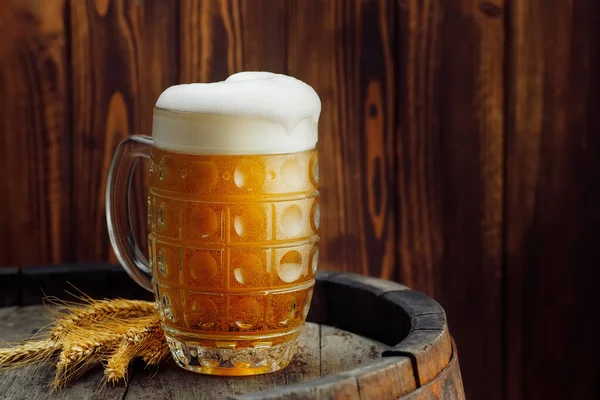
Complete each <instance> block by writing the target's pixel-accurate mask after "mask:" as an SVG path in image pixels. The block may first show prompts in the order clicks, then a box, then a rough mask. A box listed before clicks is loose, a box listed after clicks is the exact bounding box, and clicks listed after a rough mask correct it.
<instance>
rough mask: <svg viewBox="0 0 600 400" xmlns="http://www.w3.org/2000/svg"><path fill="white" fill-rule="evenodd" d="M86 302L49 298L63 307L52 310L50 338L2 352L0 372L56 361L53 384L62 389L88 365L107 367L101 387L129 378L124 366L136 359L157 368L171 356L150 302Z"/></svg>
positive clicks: (87, 368) (87, 367) (84, 370)
mask: <svg viewBox="0 0 600 400" xmlns="http://www.w3.org/2000/svg"><path fill="white" fill-rule="evenodd" d="M79 300H82V301H83V302H84V304H76V303H72V302H64V301H60V300H58V299H56V298H49V299H48V302H50V303H52V304H56V305H59V306H62V310H61V309H52V310H50V312H52V313H53V316H54V319H55V321H54V323H53V324H52V326H53V328H52V330H51V332H50V338H49V339H45V340H39V341H29V342H26V343H24V344H21V345H18V346H14V347H10V348H5V349H0V371H2V370H4V369H8V368H13V367H18V366H23V365H27V364H32V363H36V362H40V361H46V360H48V359H49V358H51V357H52V356H53V355H55V354H58V356H57V357H56V361H55V362H56V374H55V377H54V381H53V382H52V386H53V388H55V389H58V388H62V387H64V386H65V385H66V384H67V383H68V382H69V381H71V380H73V379H75V378H77V377H79V376H81V374H83V373H84V372H86V371H87V370H89V369H90V368H91V367H93V366H95V365H98V364H101V363H103V364H104V365H105V377H104V383H107V382H111V383H114V382H117V381H119V380H122V379H125V380H126V379H127V368H128V367H129V364H130V363H131V361H132V360H133V359H134V358H136V357H141V358H142V359H143V360H144V362H145V363H146V364H147V365H158V364H159V363H160V362H162V361H163V360H164V359H165V358H167V356H168V355H169V348H168V346H167V343H166V340H165V337H164V334H163V331H162V328H161V325H160V318H159V317H158V315H157V312H156V305H155V304H154V303H152V302H147V301H138V300H124V299H116V300H100V301H96V300H92V299H91V298H89V297H80V298H79Z"/></svg>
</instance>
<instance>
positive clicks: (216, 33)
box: [180, 0, 285, 83]
mask: <svg viewBox="0 0 600 400" xmlns="http://www.w3.org/2000/svg"><path fill="white" fill-rule="evenodd" d="M180 24H181V26H180V30H181V39H180V57H181V67H180V71H181V73H180V81H181V82H183V83H186V82H210V81H216V80H223V79H225V78H227V76H229V75H230V74H233V73H235V72H239V71H242V70H264V71H271V72H284V70H285V1H283V0H275V1H269V0H224V1H220V0H181V11H180Z"/></svg>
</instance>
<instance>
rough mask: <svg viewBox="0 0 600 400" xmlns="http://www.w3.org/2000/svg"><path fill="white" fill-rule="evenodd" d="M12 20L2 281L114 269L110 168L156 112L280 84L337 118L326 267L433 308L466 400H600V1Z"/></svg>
mask: <svg viewBox="0 0 600 400" xmlns="http://www.w3.org/2000/svg"><path fill="white" fill-rule="evenodd" d="M0 5H1V6H0V7H1V8H0V124H1V125H0V126H1V128H0V132H1V139H0V140H1V142H0V191H1V193H2V195H1V196H0V223H1V229H0V243H2V251H0V265H4V266H9V265H19V266H23V265H32V264H58V263H72V262H89V261H103V260H113V261H114V256H113V255H112V253H111V251H110V249H109V242H108V239H107V234H106V226H105V223H104V208H103V196H104V185H105V182H106V174H107V169H108V165H109V162H110V159H111V155H112V152H113V150H114V148H115V146H116V144H117V143H118V142H119V141H120V140H121V139H123V138H124V137H125V136H127V135H128V134H130V133H145V134H149V133H150V130H151V114H152V105H153V103H154V101H155V100H156V98H157V97H158V95H159V93H160V92H161V91H162V90H163V89H164V88H166V87H167V86H169V85H172V84H175V83H178V82H191V81H211V80H217V79H223V78H225V77H226V76H227V75H229V74H230V73H233V72H236V71H239V70H243V69H261V70H270V71H275V72H285V73H288V74H291V75H294V76H296V77H298V78H301V79H303V80H305V81H306V82H308V83H309V84H311V85H312V86H314V88H315V89H316V90H317V92H318V93H319V94H320V96H321V98H322V101H323V114H322V119H321V124H320V132H321V139H320V150H321V152H322V153H321V176H322V179H321V182H322V201H323V205H324V206H323V212H322V218H323V222H322V224H321V226H322V240H323V244H324V249H325V250H324V251H322V261H323V262H322V264H321V265H323V266H325V268H329V269H337V270H345V271H352V272H358V273H362V274H371V275H374V276H380V277H383V278H387V279H395V280H399V281H401V282H403V283H405V284H407V285H410V286H412V287H414V288H416V289H419V290H422V291H424V292H426V293H428V294H430V295H432V296H433V297H434V298H436V299H437V300H439V301H440V302H441V304H442V305H443V306H444V307H445V309H446V310H447V313H448V316H449V319H450V328H451V331H452V333H453V335H454V336H455V338H456V340H457V342H458V347H459V352H460V361H461V365H462V369H463V377H464V381H465V386H466V390H467V395H468V396H469V398H470V399H492V400H494V399H501V398H508V399H533V398H544V399H550V398H582V399H583V398H598V397H600V384H598V382H599V379H600V367H598V363H597V359H598V357H599V356H600V350H598V345H597V342H598V340H597V338H596V336H597V329H596V322H595V321H596V320H597V312H596V310H595V308H596V307H597V305H598V304H600V302H599V299H598V295H597V293H598V289H597V283H598V280H597V278H598V276H599V274H598V269H599V268H600V263H599V261H600V252H599V251H598V247H600V242H599V241H598V239H596V237H597V236H596V232H597V226H598V224H599V223H600V188H599V185H600V132H599V130H600V109H598V107H600V54H599V53H600V41H599V39H600V2H598V1H596V0H513V1H510V0H505V1H503V0H490V1H481V0H381V1H376V0H227V1H226V0H223V1H219V0H198V1H193V0H181V1H159V0H130V1H125V0H123V1H120V0H119V1H117V0H113V1H110V0H98V1H84V0H81V1H79V0H71V1H65V0H46V1H43V0H21V1H9V0H3V1H0ZM142 176H143V173H140V174H139V177H140V178H141V177H142ZM136 186H137V187H136V191H137V193H138V194H139V196H137V199H138V200H139V213H140V216H142V218H143V214H144V212H145V211H144V210H143V205H144V204H145V200H144V193H143V192H144V183H143V178H142V179H138V181H137V184H136ZM140 225H143V224H140ZM593 360H596V362H595V363H593Z"/></svg>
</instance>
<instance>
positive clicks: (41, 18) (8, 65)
mask: <svg viewBox="0 0 600 400" xmlns="http://www.w3.org/2000/svg"><path fill="white" fill-rule="evenodd" d="M64 15H65V3H64V1H62V0H60V1H52V2H39V1H34V0H27V1H19V2H8V3H7V4H4V5H3V6H2V12H1V13H0V91H1V92H2V95H1V96H0V121H2V122H1V125H0V191H1V192H2V193H3V195H2V196H1V197H0V224H1V225H2V229H0V241H1V242H2V244H3V245H2V251H1V252H0V265H10V264H19V265H24V264H25V265H26V264H39V263H60V262H65V261H71V260H72V255H71V254H72V253H71V252H72V249H71V248H70V243H71V231H70V229H69V226H68V221H69V220H70V218H71V216H70V215H69V212H70V198H69V193H70V190H71V181H70V176H69V174H70V161H71V152H69V150H68V148H69V143H70V135H69V122H70V121H68V119H67V115H68V113H69V109H70V101H69V96H68V83H67V74H68V65H67V51H66V36H67V34H66V29H65V20H64Z"/></svg>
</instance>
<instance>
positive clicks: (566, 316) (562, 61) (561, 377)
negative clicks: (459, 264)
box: [506, 0, 600, 400]
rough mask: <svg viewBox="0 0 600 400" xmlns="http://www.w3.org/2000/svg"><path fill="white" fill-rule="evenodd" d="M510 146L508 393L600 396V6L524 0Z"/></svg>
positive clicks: (514, 61) (513, 68) (513, 52)
mask: <svg viewBox="0 0 600 400" xmlns="http://www.w3.org/2000/svg"><path fill="white" fill-rule="evenodd" d="M510 32H511V35H512V37H513V40H512V44H511V46H510V48H509V50H510V53H509V54H510V60H511V62H510V66H509V68H510V100H509V104H510V113H509V130H508V134H509V136H508V148H507V245H506V247H507V249H506V251H507V274H508V276H507V293H509V294H510V295H509V296H508V298H507V301H508V303H507V307H508V308H507V326H506V334H507V343H506V345H507V348H509V349H511V351H510V352H508V354H507V364H506V374H507V397H508V398H511V399H517V400H518V399H529V398H544V399H560V398H572V399H592V398H598V397H600V386H599V385H598V376H599V373H600V372H599V371H600V369H599V367H598V364H597V361H596V360H597V359H598V357H600V351H599V350H598V346H597V345H596V342H597V335H596V334H595V332H596V328H595V326H596V322H595V318H594V317H593V315H595V314H596V312H597V306H598V304H600V294H599V292H598V291H597V290H596V288H595V286H596V284H595V283H596V282H597V281H598V279H600V273H599V272H598V268H597V266H598V265H599V263H600V253H598V245H597V243H598V241H597V239H596V237H597V236H596V230H597V227H598V224H599V223H600V207H598V204H600V189H599V186H598V182H600V135H599V134H598V129H599V126H600V114H599V113H598V106H599V105H600V78H599V76H600V4H599V3H598V2H596V1H593V0H583V1H573V2H557V1H553V2H546V1H540V0H536V1H515V2H514V4H513V6H512V9H511V25H510Z"/></svg>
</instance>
